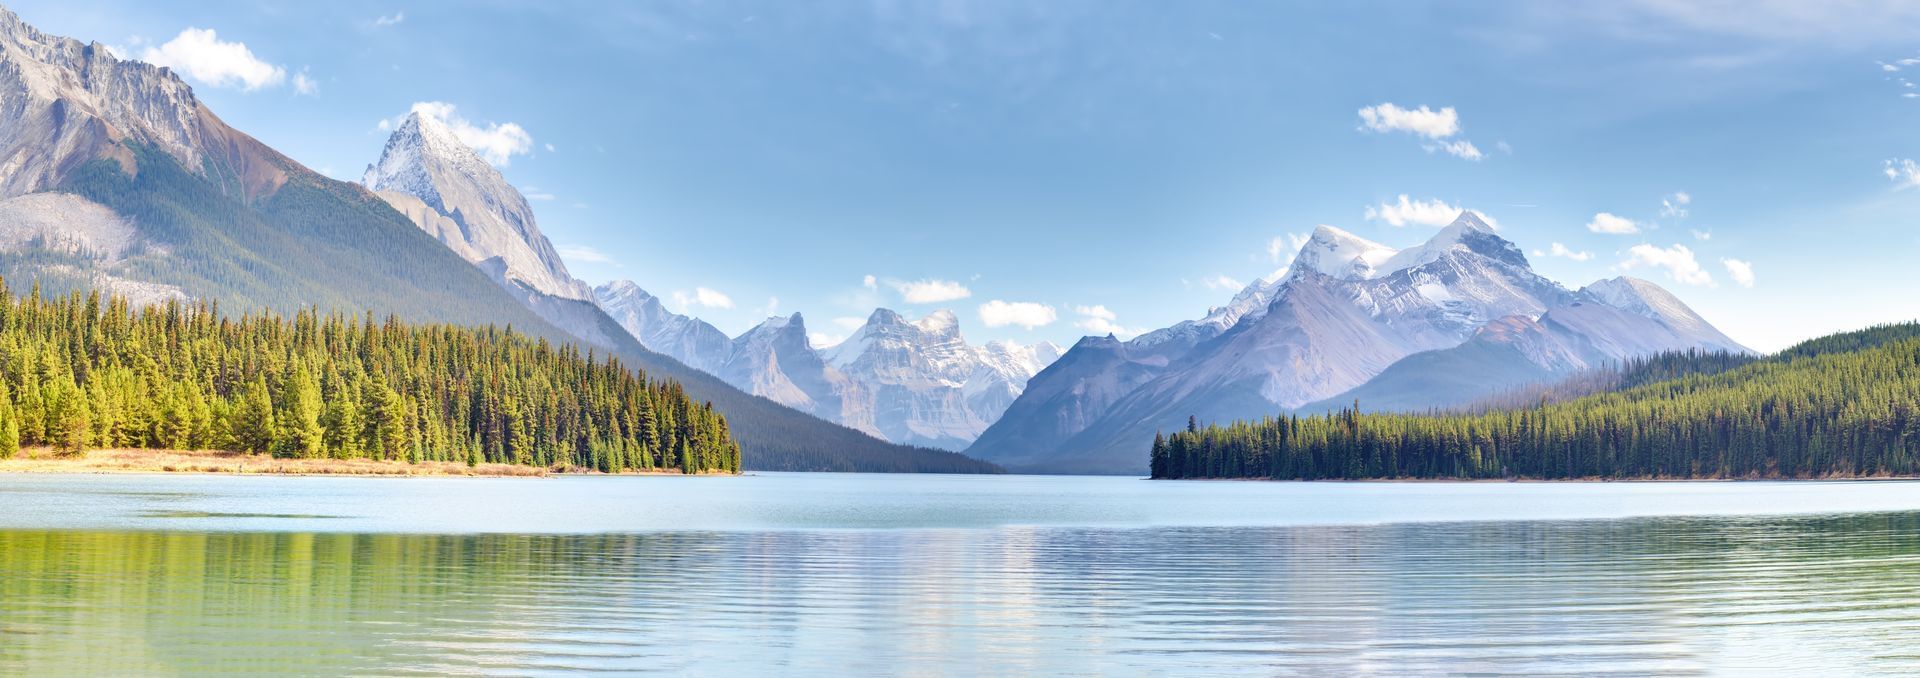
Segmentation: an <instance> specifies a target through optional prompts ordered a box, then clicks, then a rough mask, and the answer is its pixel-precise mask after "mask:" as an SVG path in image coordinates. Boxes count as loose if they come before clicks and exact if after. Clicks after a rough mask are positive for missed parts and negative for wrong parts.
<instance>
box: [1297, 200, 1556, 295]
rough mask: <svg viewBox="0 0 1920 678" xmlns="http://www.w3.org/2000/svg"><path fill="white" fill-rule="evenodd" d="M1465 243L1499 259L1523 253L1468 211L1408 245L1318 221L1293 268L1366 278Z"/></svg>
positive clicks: (1413, 264) (1417, 262)
mask: <svg viewBox="0 0 1920 678" xmlns="http://www.w3.org/2000/svg"><path fill="white" fill-rule="evenodd" d="M1463 247H1464V248H1467V249H1471V250H1474V251H1477V252H1479V253H1481V254H1489V255H1495V256H1499V257H1501V258H1508V257H1509V256H1520V255H1519V251H1520V250H1519V248H1517V247H1514V246H1513V244H1512V243H1509V242H1507V241H1506V240H1505V239H1503V238H1501V237H1500V236H1499V235H1498V234H1497V232H1496V231H1495V230H1494V228H1493V226H1491V225H1489V224H1488V223H1487V222H1486V220H1484V219H1482V218H1481V217H1480V215H1478V214H1475V213H1474V212H1473V211H1471V210H1466V211H1462V212H1461V213H1460V216H1459V217H1457V218H1455V219H1454V220H1453V223H1450V224H1448V225H1447V226H1446V227H1445V228H1442V229H1440V231H1439V232H1438V233H1435V234H1434V235H1433V237H1432V238H1429V239H1428V240H1427V241H1426V242H1425V243H1422V244H1420V245H1416V246H1413V247H1408V248H1406V249H1395V248H1392V247H1388V246H1386V245H1382V244H1380V243H1377V242H1374V241H1371V240H1368V239H1366V238H1362V237H1360V236H1357V235H1354V234H1352V233H1348V232H1346V231H1343V230H1340V229H1338V228H1334V227H1332V226H1325V225H1323V226H1320V227H1319V228H1316V229H1314V231H1313V236H1312V237H1310V238H1308V239H1307V242H1306V244H1305V245H1302V246H1301V248H1300V254H1299V255H1298V256H1296V257H1295V258H1294V263H1293V266H1292V270H1293V271H1314V272H1318V273H1320V274H1321V275H1325V276H1328V277H1332V278H1339V279H1345V280H1367V279H1373V278H1381V277H1385V276H1388V275H1392V274H1394V273H1398V272H1400V271H1404V270H1407V269H1410V268H1415V267H1419V266H1424V265H1426V264H1430V263H1433V262H1434V261H1437V260H1439V259H1440V257H1442V256H1445V255H1446V254H1447V253H1448V252H1450V251H1454V250H1456V249H1459V248H1463ZM1509 253H1511V254H1510V255H1509ZM1522 263H1524V261H1523V262H1522Z"/></svg>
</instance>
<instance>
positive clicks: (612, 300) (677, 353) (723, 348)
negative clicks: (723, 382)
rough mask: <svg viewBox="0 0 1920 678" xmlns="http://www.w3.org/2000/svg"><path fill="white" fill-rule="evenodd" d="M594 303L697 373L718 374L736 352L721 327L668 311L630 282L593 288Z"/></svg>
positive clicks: (648, 343)
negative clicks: (700, 371) (729, 357)
mask: <svg viewBox="0 0 1920 678" xmlns="http://www.w3.org/2000/svg"><path fill="white" fill-rule="evenodd" d="M593 300H594V303H597V304H599V305H600V308H601V309H603V310H605V311H606V312H607V314H608V315H610V316H613V319H614V321H615V322H618V323H620V327H622V328H625V329H626V330H627V333H628V334H631V335H633V338H634V339H637V340H639V341H640V344H641V345H643V346H646V347H647V350H650V351H653V352H655V353H660V354H662V355H666V356H668V357H670V358H673V359H674V360H678V361H680V362H681V363H684V364H686V365H687V366H688V367H692V368H694V369H697V370H702V371H705V372H709V373H715V374H717V373H718V372H719V369H720V366H721V365H722V364H725V363H726V361H727V357H728V356H729V355H732V353H733V340H731V339H728V338H727V334H726V333H725V332H721V331H720V328H717V327H714V326H712V325H709V324H707V323H706V322H705V321H702V320H700V319H699V318H692V317H688V316H684V315H680V314H678V313H674V312H673V311H669V310H667V307H666V304H664V303H661V301H660V298H659V297H656V296H653V295H651V294H648V293H647V291H646V290H643V289H640V286H639V285H636V284H634V283H633V281H631V280H615V281H613V282H609V283H607V284H604V285H601V286H599V287H595V288H593Z"/></svg>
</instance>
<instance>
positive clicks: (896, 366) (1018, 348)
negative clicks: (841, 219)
mask: <svg viewBox="0 0 1920 678" xmlns="http://www.w3.org/2000/svg"><path fill="white" fill-rule="evenodd" d="M1059 354H1060V349H1059V347H1058V346H1055V345H1053V344H1051V343H1045V342H1043V343H1041V344H1036V345H1034V346H1023V345H1020V344H1015V343H1011V342H990V343H989V344H987V345H985V346H978V347H976V346H972V345H969V344H968V343H967V341H966V338H965V337H963V336H962V335H961V333H960V321H959V318H958V317H957V316H955V315H954V313H953V312H952V311H948V310H939V311H934V312H932V313H929V314H927V315H926V316H925V317H923V318H920V319H918V320H913V321H909V320H907V319H906V318H905V317H903V316H901V315H900V314H899V313H895V312H894V311H891V310H888V309H884V308H882V309H876V310H875V311H874V312H873V314H872V315H870V316H868V317H867V322H866V324H864V325H862V326H861V327H860V328H859V329H858V330H855V331H854V332H853V334H852V335H851V336H849V337H847V339H846V340H845V341H842V342H840V343H839V344H837V345H835V346H832V347H828V348H826V349H823V350H821V352H820V355H821V357H822V358H823V359H825V361H826V364H827V366H828V367H830V368H832V370H834V371H835V372H837V373H839V374H840V375H842V376H844V377H845V378H846V379H847V380H848V381H851V382H853V383H854V384H857V385H858V388H857V389H856V390H855V391H853V394H852V398H850V399H849V402H847V403H845V404H844V405H843V414H842V419H841V420H842V421H843V423H846V424H847V425H849V426H855V427H857V428H865V429H868V430H871V431H872V432H874V433H876V434H877V435H879V436H880V437H882V438H885V439H887V440H891V441H894V442H900V443H908V444H913V445H925V446H929V447H936V448H944V449H956V450H957V449H960V448H964V447H966V446H967V445H968V444H969V443H971V442H973V440H974V439H975V438H977V437H979V435H980V433H981V432H982V431H985V430H986V428H987V426H988V425H989V424H991V423H992V422H993V421H994V420H995V419H997V418H998V417H999V416H1000V415H1001V413H1003V412H1005V411H1006V408H1007V407H1008V406H1009V405H1011V404H1012V403H1013V401H1014V399H1016V398H1018V397H1019V395H1020V393H1021V392H1022V391H1023V390H1024V389H1025V387H1026V383H1027V381H1028V379H1030V378H1031V377H1032V376H1033V374H1034V373H1035V372H1038V371H1039V370H1040V369H1041V368H1044V367H1045V366H1046V365H1047V364H1049V363H1051V362H1052V361H1053V360H1054V359H1056V358H1057V357H1058V356H1059Z"/></svg>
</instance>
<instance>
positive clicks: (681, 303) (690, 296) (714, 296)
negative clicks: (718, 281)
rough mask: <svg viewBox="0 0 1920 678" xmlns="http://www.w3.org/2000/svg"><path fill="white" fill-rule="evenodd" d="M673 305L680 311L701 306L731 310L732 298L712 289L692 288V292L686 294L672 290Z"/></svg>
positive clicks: (685, 292)
mask: <svg viewBox="0 0 1920 678" xmlns="http://www.w3.org/2000/svg"><path fill="white" fill-rule="evenodd" d="M673 303H674V305H675V306H678V307H679V308H680V310H682V311H684V310H686V309H689V308H692V307H694V306H702V307H705V308H718V309H728V308H733V297H729V296H727V295H726V294H724V293H721V292H720V291H719V290H715V289H712V288H708V287H695V288H693V291H692V292H687V291H686V290H674V291H673Z"/></svg>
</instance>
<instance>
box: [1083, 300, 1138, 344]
mask: <svg viewBox="0 0 1920 678" xmlns="http://www.w3.org/2000/svg"><path fill="white" fill-rule="evenodd" d="M1073 312H1074V313H1076V314H1079V316H1080V320H1079V321H1078V322H1075V323H1074V324H1073V326H1074V327H1078V328H1080V329H1083V330H1086V331H1088V332H1092V333H1094V334H1096V335H1098V334H1111V335H1114V336H1116V337H1120V338H1127V337H1133V336H1136V335H1138V334H1140V331H1139V330H1135V329H1132V328H1128V327H1122V326H1120V324H1119V323H1117V322H1115V321H1116V320H1119V318H1120V316H1119V314H1116V313H1114V312H1113V311H1111V310H1108V309H1107V307H1106V306H1105V305H1103V304H1095V305H1093V306H1075V307H1074V308H1073Z"/></svg>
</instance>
